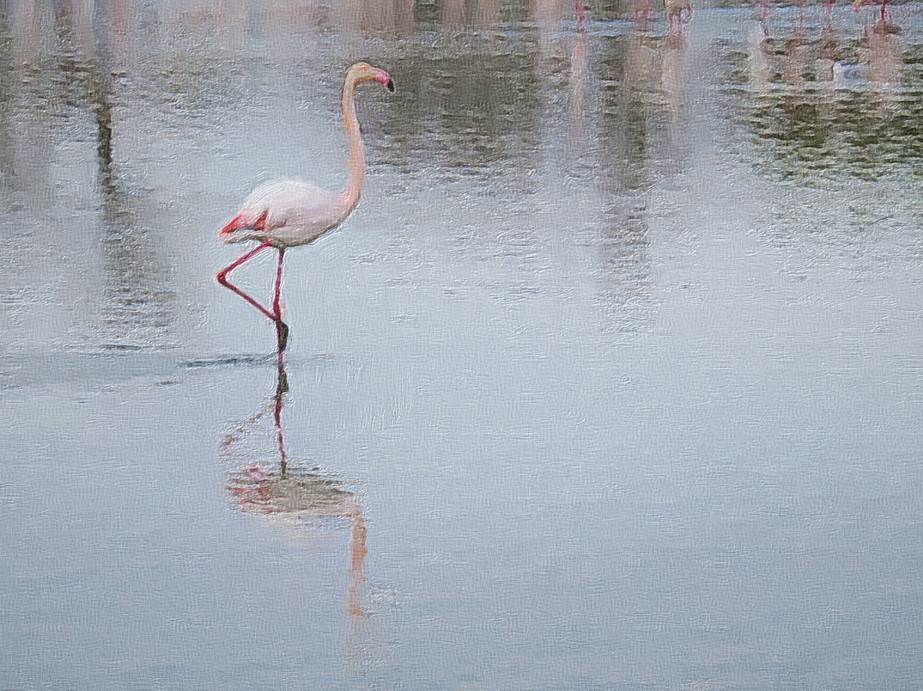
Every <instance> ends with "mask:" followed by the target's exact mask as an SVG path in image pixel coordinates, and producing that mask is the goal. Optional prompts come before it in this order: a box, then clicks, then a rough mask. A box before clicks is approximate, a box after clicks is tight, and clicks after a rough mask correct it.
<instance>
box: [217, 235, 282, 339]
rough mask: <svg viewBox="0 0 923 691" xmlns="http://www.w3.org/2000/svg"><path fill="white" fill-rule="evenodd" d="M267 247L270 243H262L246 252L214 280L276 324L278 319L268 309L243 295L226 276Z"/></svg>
mask: <svg viewBox="0 0 923 691" xmlns="http://www.w3.org/2000/svg"><path fill="white" fill-rule="evenodd" d="M267 247H272V244H271V243H268V242H264V243H263V244H262V245H260V246H259V247H256V248H255V249H252V250H250V251H249V252H247V253H246V254H245V255H243V256H242V257H239V258H238V259H236V260H234V261H233V262H231V263H230V264H228V265H227V266H226V267H224V268H223V269H221V271H219V272H218V274H217V275H216V278H217V279H218V283H220V284H221V285H223V286H224V287H225V288H228V289H230V290H232V291H233V292H235V293H237V294H238V295H240V297H242V298H243V299H244V300H246V301H247V302H249V303H250V304H251V305H253V306H254V307H256V308H257V309H258V310H259V311H260V312H262V313H263V314H264V315H266V316H267V317H269V318H270V319H272V320H273V321H274V322H278V320H279V318H278V316H277V315H275V314H273V313H272V312H270V311H269V310H268V309H266V308H265V307H263V306H262V305H261V304H260V303H259V302H257V301H256V300H254V299H253V298H252V297H250V296H249V295H247V293H245V292H244V291H242V290H241V289H240V288H238V287H237V286H236V285H234V284H233V283H231V282H230V281H229V280H228V274H229V273H231V272H232V271H233V270H234V269H236V268H237V267H238V266H240V265H241V264H243V263H244V262H246V261H249V260H250V259H252V258H253V257H255V256H256V255H257V254H259V253H260V252H262V251H263V250H264V249H266V248H267Z"/></svg>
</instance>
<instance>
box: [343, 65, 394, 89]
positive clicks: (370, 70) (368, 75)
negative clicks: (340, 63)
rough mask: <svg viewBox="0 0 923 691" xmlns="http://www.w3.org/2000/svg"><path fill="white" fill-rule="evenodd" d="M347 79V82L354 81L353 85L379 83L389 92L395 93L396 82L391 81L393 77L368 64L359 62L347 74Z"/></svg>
mask: <svg viewBox="0 0 923 691" xmlns="http://www.w3.org/2000/svg"><path fill="white" fill-rule="evenodd" d="M346 79H347V81H352V83H353V84H360V83H362V82H378V83H379V84H381V85H382V86H386V87H387V88H388V91H391V92H393V91H394V80H393V79H391V75H390V74H388V73H387V72H386V71H385V70H383V69H381V68H380V67H372V66H371V65H370V64H368V63H367V62H357V63H356V64H355V65H353V66H352V67H350V68H349V71H348V72H347V73H346Z"/></svg>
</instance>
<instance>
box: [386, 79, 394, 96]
mask: <svg viewBox="0 0 923 691" xmlns="http://www.w3.org/2000/svg"><path fill="white" fill-rule="evenodd" d="M387 87H388V91H390V92H391V93H392V94H393V93H394V80H393V79H389V80H388V84H387Z"/></svg>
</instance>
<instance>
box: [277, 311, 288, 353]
mask: <svg viewBox="0 0 923 691" xmlns="http://www.w3.org/2000/svg"><path fill="white" fill-rule="evenodd" d="M276 337H277V339H278V345H279V352H280V353H283V352H285V348H286V346H287V345H288V324H286V323H285V322H284V321H282V320H281V319H279V320H278V321H277V322H276Z"/></svg>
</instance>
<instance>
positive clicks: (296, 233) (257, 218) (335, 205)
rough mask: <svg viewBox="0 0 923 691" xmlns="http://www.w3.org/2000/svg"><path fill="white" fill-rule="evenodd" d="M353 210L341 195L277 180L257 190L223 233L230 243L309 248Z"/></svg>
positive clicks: (248, 197)
mask: <svg viewBox="0 0 923 691" xmlns="http://www.w3.org/2000/svg"><path fill="white" fill-rule="evenodd" d="M351 211H352V208H351V207H350V206H349V204H348V203H347V200H345V199H344V198H343V197H342V196H341V195H340V194H338V193H336V192H332V191H330V190H325V189H322V188H320V187H317V186H316V185H313V184H312V183H310V182H305V181H302V180H274V181H272V182H267V183H264V184H262V185H260V186H259V187H257V188H256V189H254V190H253V191H252V192H251V193H250V194H249V195H248V196H247V198H246V199H245V200H244V203H243V204H242V205H241V207H240V210H239V211H238V212H237V215H236V216H235V217H234V218H232V219H231V220H230V221H229V222H228V223H227V224H226V225H225V226H224V227H223V228H222V229H221V231H220V235H221V239H222V240H224V242H227V243H236V242H246V241H247V240H257V241H260V242H268V243H270V244H272V245H273V246H275V247H296V246H298V245H308V244H310V243H312V242H314V241H315V240H317V238H319V237H320V236H321V235H323V234H324V233H326V232H328V231H331V230H333V229H334V228H337V227H338V226H340V225H341V224H342V223H343V221H345V220H346V218H347V217H348V216H349V214H350V212H351Z"/></svg>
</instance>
